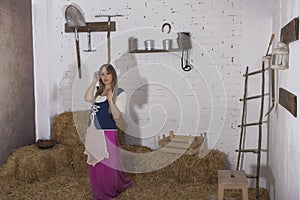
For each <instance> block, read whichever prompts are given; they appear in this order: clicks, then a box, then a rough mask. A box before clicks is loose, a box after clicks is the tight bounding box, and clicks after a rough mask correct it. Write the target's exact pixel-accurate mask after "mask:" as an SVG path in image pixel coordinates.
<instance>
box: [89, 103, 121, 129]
mask: <svg viewBox="0 0 300 200" xmlns="http://www.w3.org/2000/svg"><path fill="white" fill-rule="evenodd" d="M108 107H109V104H108V100H107V99H106V100H105V101H103V102H100V103H94V105H93V106H92V111H91V115H90V116H91V117H90V120H89V124H88V126H90V124H91V120H92V119H93V117H92V116H93V115H94V124H95V127H96V129H98V130H99V129H117V126H116V122H115V121H114V120H113V118H112V114H111V113H108Z"/></svg>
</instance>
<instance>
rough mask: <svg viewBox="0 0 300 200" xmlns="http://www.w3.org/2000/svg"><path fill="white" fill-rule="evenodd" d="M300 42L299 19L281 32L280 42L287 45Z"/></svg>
mask: <svg viewBox="0 0 300 200" xmlns="http://www.w3.org/2000/svg"><path fill="white" fill-rule="evenodd" d="M296 40H299V17H296V18H294V19H293V20H292V21H290V22H289V23H288V24H287V25H285V26H284V27H283V28H282V29H281V32H280V41H281V42H284V43H286V44H289V43H290V42H293V41H296Z"/></svg>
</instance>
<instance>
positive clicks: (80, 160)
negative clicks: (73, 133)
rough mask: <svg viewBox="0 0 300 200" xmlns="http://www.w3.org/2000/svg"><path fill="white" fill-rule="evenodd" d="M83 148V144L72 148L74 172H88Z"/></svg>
mask: <svg viewBox="0 0 300 200" xmlns="http://www.w3.org/2000/svg"><path fill="white" fill-rule="evenodd" d="M84 149H85V147H84V146H79V147H77V148H74V149H73V169H74V171H75V172H85V173H88V164H87V162H86V161H87V156H86V155H85V154H84V153H83V152H84Z"/></svg>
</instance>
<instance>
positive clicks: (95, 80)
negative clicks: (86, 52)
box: [93, 71, 100, 84]
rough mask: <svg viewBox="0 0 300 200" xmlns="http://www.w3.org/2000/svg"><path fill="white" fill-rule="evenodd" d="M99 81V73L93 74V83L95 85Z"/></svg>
mask: <svg viewBox="0 0 300 200" xmlns="http://www.w3.org/2000/svg"><path fill="white" fill-rule="evenodd" d="M99 80H100V74H99V71H96V72H94V76H93V83H94V84H96V83H97V82H98V81H99Z"/></svg>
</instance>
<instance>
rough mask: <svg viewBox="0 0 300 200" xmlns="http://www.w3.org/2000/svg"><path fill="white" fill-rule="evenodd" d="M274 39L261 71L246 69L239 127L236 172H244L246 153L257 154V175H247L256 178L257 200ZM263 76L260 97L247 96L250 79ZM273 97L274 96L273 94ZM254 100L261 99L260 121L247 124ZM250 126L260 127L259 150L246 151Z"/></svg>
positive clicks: (271, 39) (257, 197)
mask: <svg viewBox="0 0 300 200" xmlns="http://www.w3.org/2000/svg"><path fill="white" fill-rule="evenodd" d="M273 39H274V34H272V35H271V38H270V41H269V45H268V49H267V52H266V55H265V56H264V57H263V58H262V65H261V69H260V70H257V71H254V72H250V73H249V67H248V66H247V68H246V73H245V74H244V75H243V76H244V77H245V83H244V96H243V98H242V99H240V101H243V111H242V120H241V125H239V127H240V128H241V132H240V142H239V148H238V150H236V152H238V158H237V166H236V170H242V165H241V160H242V159H243V158H244V156H242V155H244V153H254V154H257V159H256V174H255V175H247V178H255V179H256V199H257V200H259V177H260V161H261V150H262V149H261V143H262V134H263V130H262V129H263V127H262V125H263V124H264V123H267V121H263V120H264V97H265V96H266V95H269V94H266V93H265V71H267V70H269V69H270V67H267V68H265V63H266V60H268V64H270V58H271V56H270V55H269V50H270V46H271V45H272V42H273ZM257 74H261V93H260V94H259V95H255V96H249V97H248V96H247V89H248V77H249V76H253V75H257ZM272 95H273V94H272ZM253 99H260V113H259V119H258V121H257V122H254V123H247V122H246V109H247V101H249V100H253ZM249 126H258V141H257V148H256V149H245V148H244V147H245V142H246V141H245V130H246V128H247V127H249Z"/></svg>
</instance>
